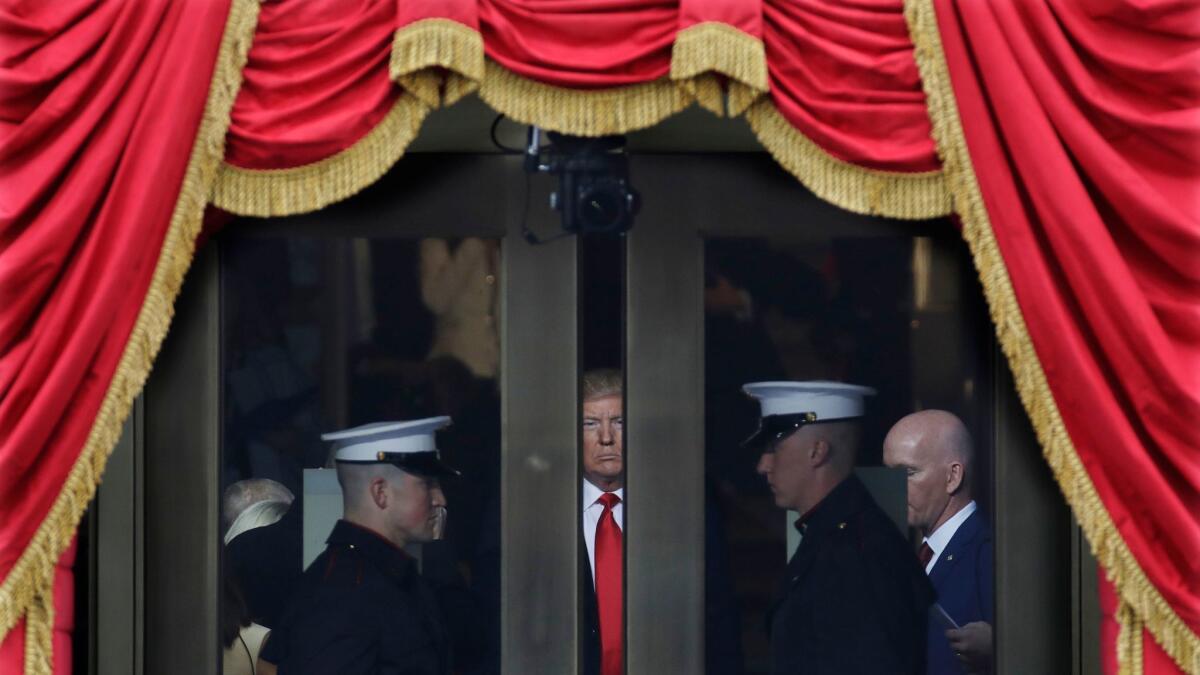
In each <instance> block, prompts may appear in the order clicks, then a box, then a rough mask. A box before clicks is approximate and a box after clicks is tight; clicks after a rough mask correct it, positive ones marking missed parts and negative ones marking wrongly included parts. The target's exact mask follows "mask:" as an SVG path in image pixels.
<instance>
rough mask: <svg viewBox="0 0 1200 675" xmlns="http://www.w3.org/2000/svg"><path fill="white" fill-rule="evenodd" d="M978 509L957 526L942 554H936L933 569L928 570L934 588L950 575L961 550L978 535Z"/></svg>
mask: <svg viewBox="0 0 1200 675" xmlns="http://www.w3.org/2000/svg"><path fill="white" fill-rule="evenodd" d="M980 522H981V521H980V520H979V509H975V512H974V513H972V514H971V515H969V516H967V519H966V520H964V521H963V524H962V525H960V526H959V527H958V531H956V532H955V533H954V536H953V537H950V541H949V542H947V543H946V548H945V549H943V550H942V554H941V555H940V556H938V561H937V562H936V563H934V565H933V569H932V570H930V572H929V581H930V583H932V584H933V586H934V588H938V587H939V586H940V584H941V583H942V581H943V580H945V578H946V577H947V576H949V575H950V572H951V570H953V569H954V566H955V565H957V564H958V562H959V561H960V560H961V559H962V557H963V551H965V550H966V549H967V547H968V546H969V545H970V544H971V542H972V541H973V540H974V539H975V537H976V536H978V535H979V529H980V527H979V526H980Z"/></svg>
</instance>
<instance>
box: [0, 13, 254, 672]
mask: <svg viewBox="0 0 1200 675" xmlns="http://www.w3.org/2000/svg"><path fill="white" fill-rule="evenodd" d="M258 9H259V7H258V2H257V1H256V0H232V2H231V4H230V8H229V18H228V19H227V20H226V24H225V33H224V35H223V37H222V38H221V47H220V51H219V52H218V54H217V61H216V65H215V68H214V72H213V77H212V83H211V85H210V87H209V92H208V101H207V102H206V103H205V107H204V117H203V119H202V120H201V123H200V127H199V129H198V130H197V134H196V140H195V143H194V144H193V145H192V152H191V158H190V159H189V160H188V166H187V171H186V173H185V174H184V179H183V185H182V187H181V189H180V193H179V198H178V200H177V201H176V202H175V210H174V212H173V213H172V215H171V222H170V225H169V226H168V228H167V232H166V236H165V238H164V240H163V246H162V252H161V253H160V254H159V258H158V263H157V265H156V266H155V268H154V276H153V277H152V278H151V281H150V288H149V290H148V291H147V293H146V298H145V300H144V301H143V303H142V309H141V311H140V312H139V313H138V317H137V322H136V323H135V324H134V327H133V332H132V333H130V336H129V341H128V342H127V343H126V345H125V351H124V353H123V354H122V355H121V360H120V362H119V363H118V365H117V370H116V373H115V374H114V375H113V379H112V382H111V383H110V384H109V386H108V391H107V393H106V394H105V396H104V401H103V402H102V403H101V406H100V411H99V413H98V414H97V415H96V420H95V422H93V424H92V429H91V431H90V432H89V434H88V438H87V441H86V442H85V444H84V446H83V448H82V450H81V451H80V453H79V457H78V459H76V460H75V463H74V465H73V466H72V467H71V471H70V473H68V474H67V479H66V482H65V484H64V485H63V488H62V492H60V493H59V495H58V497H57V498H56V499H55V501H54V504H53V505H52V506H51V508H50V512H49V513H48V514H47V515H46V518H45V520H43V521H42V523H41V525H40V526H39V527H38V530H37V532H36V533H34V535H33V539H32V540H31V541H30V542H29V545H28V546H27V547H26V548H25V550H24V551H23V552H22V553H21V557H20V558H19V559H18V560H17V563H16V564H15V565H14V566H13V568H12V570H11V571H10V572H9V574H8V576H7V577H6V578H5V579H4V582H3V584H0V639H3V637H4V636H5V635H7V634H8V631H9V630H11V629H12V627H13V626H14V625H15V624H16V623H17V621H18V620H20V618H21V617H22V616H25V617H26V623H25V630H26V631H28V632H27V635H28V636H29V639H28V640H27V641H26V653H25V658H26V663H27V666H26V668H27V670H26V672H31V673H38V672H50V671H49V670H44V671H43V670H41V669H44V668H48V667H49V666H48V664H51V663H52V654H51V653H50V652H49V650H50V649H51V647H52V631H53V620H54V611H53V606H52V604H50V603H53V598H54V590H53V584H54V569H55V564H56V563H57V562H58V560H59V559H60V558H61V557H62V555H63V552H64V551H65V550H66V549H67V547H68V546H69V545H70V543H71V539H72V538H73V537H74V536H75V530H76V528H77V527H78V525H79V520H80V518H82V517H83V512H84V511H85V510H86V509H87V506H88V503H89V502H90V501H91V499H92V497H93V496H94V495H95V493H96V485H97V484H98V483H99V482H100V475H101V474H102V473H103V471H104V465H105V463H106V462H107V461H108V457H109V455H110V454H111V453H112V449H113V446H114V445H116V442H117V439H118V438H119V437H120V435H121V428H122V425H123V424H124V423H125V418H126V417H127V416H128V415H129V410H130V407H131V406H132V404H133V400H134V398H135V397H136V396H137V395H138V392H140V391H141V389H142V385H143V384H144V383H145V381H146V377H147V375H148V374H149V372H150V367H151V364H152V363H153V362H154V356H155V354H157V352H158V349H159V347H160V346H161V345H162V340H163V337H164V336H166V334H167V328H168V326H169V325H170V322H171V315H172V306H173V304H174V301H175V296H176V295H178V293H179V288H180V286H182V284H183V278H184V275H185V274H186V273H187V270H188V267H189V266H190V265H191V261H192V253H193V251H194V249H195V242H196V236H197V235H198V234H199V233H200V228H201V225H202V222H203V217H204V209H205V206H207V203H208V195H209V191H210V189H211V186H212V184H213V181H214V180H215V178H216V174H217V167H218V165H219V164H220V162H221V157H222V156H224V150H225V147H224V146H225V132H226V130H227V129H228V127H229V112H230V110H231V109H232V107H233V101H234V99H235V98H236V97H237V92H238V89H240V88H241V84H242V67H243V66H244V65H245V63H246V54H247V52H248V51H249V49H250V43H251V42H252V41H253V39H254V30H255V27H256V26H257V23H258Z"/></svg>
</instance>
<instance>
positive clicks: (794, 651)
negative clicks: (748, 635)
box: [768, 476, 933, 675]
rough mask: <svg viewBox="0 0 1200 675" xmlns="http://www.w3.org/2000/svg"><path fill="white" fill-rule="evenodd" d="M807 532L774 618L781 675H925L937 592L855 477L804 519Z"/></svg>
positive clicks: (776, 667) (776, 668)
mask: <svg viewBox="0 0 1200 675" xmlns="http://www.w3.org/2000/svg"><path fill="white" fill-rule="evenodd" d="M797 528H798V529H799V530H800V532H801V534H802V535H803V539H802V540H801V542H800V546H799V548H797V549H796V553H795V555H793V556H792V559H791V560H790V561H789V562H788V566H787V571H786V575H785V577H784V579H783V582H782V583H781V584H780V588H779V591H778V592H777V593H776V600H775V603H774V605H773V607H772V609H771V611H770V612H769V614H768V625H769V628H770V633H771V672H772V673H774V674H775V675H783V674H785V673H786V674H788V675H792V674H801V673H802V674H803V675H826V674H828V675H856V674H862V675H917V674H918V673H923V672H924V665H925V664H924V661H925V659H924V657H925V626H926V623H925V622H926V610H927V609H928V607H929V606H930V605H931V604H932V602H933V589H932V588H931V587H930V585H929V580H928V579H927V578H926V577H925V572H924V570H923V569H921V567H920V562H919V561H918V560H917V557H916V555H915V554H914V553H913V550H912V547H911V546H909V544H908V541H907V540H905V538H904V537H903V536H902V535H901V534H900V532H899V530H897V529H896V526H895V525H894V524H893V523H892V521H891V520H889V519H888V517H887V516H886V515H885V514H884V512H883V511H882V510H881V509H880V508H879V506H878V505H877V504H876V503H875V501H874V500H873V499H872V498H871V496H870V494H868V493H867V489H866V488H865V487H864V486H863V484H862V483H861V482H860V481H859V480H858V478H857V477H855V476H850V477H849V478H847V479H846V480H844V481H842V483H840V484H839V485H838V486H837V487H836V488H834V490H833V491H832V492H830V493H829V494H828V495H827V496H826V497H825V499H823V500H821V503H820V504H818V505H817V506H816V507H815V508H813V509H812V510H811V511H809V512H808V513H807V514H805V517H804V518H802V519H801V521H799V522H797Z"/></svg>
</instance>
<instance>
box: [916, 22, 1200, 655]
mask: <svg viewBox="0 0 1200 675" xmlns="http://www.w3.org/2000/svg"><path fill="white" fill-rule="evenodd" d="M904 5H905V7H904V14H905V18H906V19H907V21H908V28H909V34H910V35H911V36H912V41H913V44H914V45H915V46H916V52H915V56H916V60H917V68H918V70H919V71H920V73H921V80H922V82H923V86H924V88H925V96H926V99H927V101H928V105H929V117H930V120H931V121H932V123H933V136H934V140H935V141H936V142H937V147H938V154H939V155H940V156H941V158H942V165H943V170H944V172H945V174H946V181H947V186H948V187H949V189H950V193H951V195H952V197H953V200H954V210H955V211H956V212H957V213H958V214H959V215H960V216H961V218H962V224H963V238H964V239H966V241H967V244H968V246H969V247H970V249H971V255H972V256H973V257H974V260H975V268H976V270H978V272H979V279H980V281H981V282H982V284H983V290H984V295H985V296H986V298H987V301H988V307H989V309H990V311H991V316H992V323H993V325H995V327H996V337H997V339H998V340H999V342H1000V346H1001V349H1003V351H1004V354H1005V356H1006V357H1007V358H1008V363H1009V366H1010V368H1011V369H1012V372H1013V379H1014V380H1015V381H1016V387H1017V393H1018V394H1019V396H1020V398H1021V402H1022V404H1023V405H1024V406H1025V411H1026V412H1027V413H1028V414H1029V419H1030V421H1031V422H1032V423H1033V427H1034V429H1035V430H1036V432H1037V436H1038V441H1039V442H1040V443H1041V446H1042V454H1043V455H1044V456H1045V458H1046V463H1047V464H1049V465H1050V469H1051V471H1052V472H1053V474H1054V478H1055V480H1056V481H1057V482H1058V485H1059V487H1060V488H1061V489H1062V492H1063V496H1064V497H1065V498H1066V501H1067V503H1068V504H1070V506H1071V510H1072V511H1073V512H1074V514H1075V518H1076V519H1077V520H1078V521H1079V524H1080V527H1081V528H1082V529H1083V532H1084V535H1085V536H1086V537H1087V540H1088V543H1089V544H1090V545H1091V547H1092V552H1093V553H1094V554H1095V555H1096V558H1097V560H1099V562H1100V564H1101V566H1103V567H1104V570H1105V573H1106V576H1107V577H1108V579H1109V581H1111V582H1112V583H1113V585H1114V586H1115V588H1116V590H1117V595H1118V596H1119V597H1120V599H1121V602H1122V603H1123V604H1124V605H1125V606H1128V608H1129V612H1130V616H1132V617H1135V618H1136V619H1137V621H1139V622H1141V623H1142V624H1144V626H1145V628H1146V629H1147V630H1149V631H1150V634H1151V635H1152V636H1153V637H1154V639H1155V641H1156V642H1158V644H1159V645H1160V646H1162V648H1163V650H1164V651H1166V653H1167V654H1170V656H1171V658H1172V659H1174V660H1175V663H1176V664H1178V666H1179V667H1180V668H1182V669H1183V670H1184V672H1192V673H1200V639H1198V638H1197V636H1196V634H1195V633H1194V632H1193V631H1192V630H1191V629H1190V628H1188V626H1187V625H1186V624H1184V622H1183V620H1182V619H1180V618H1179V615H1178V614H1176V613H1175V610H1174V609H1172V608H1171V606H1170V605H1169V604H1168V603H1167V601H1166V600H1165V599H1164V598H1163V596H1162V594H1161V593H1159V591H1158V589H1157V588H1155V587H1154V585H1153V584H1151V583H1150V580H1149V579H1148V578H1147V577H1146V573H1145V572H1144V571H1143V570H1142V568H1141V566H1140V565H1139V564H1138V562H1137V559H1136V558H1134V556H1133V553H1132V552H1131V551H1130V550H1129V546H1128V545H1127V544H1126V543H1125V540H1124V539H1122V538H1121V534H1120V532H1118V530H1117V527H1116V525H1115V524H1114V523H1113V520H1112V516H1111V515H1110V514H1109V513H1108V510H1107V509H1105V507H1104V503H1103V502H1102V501H1101V500H1100V495H1099V494H1098V493H1097V492H1096V486H1095V484H1093V483H1092V479H1091V477H1090V476H1089V475H1088V473H1087V470H1086V469H1085V468H1084V466H1083V462H1082V461H1080V459H1079V455H1078V453H1077V452H1076V451H1075V446H1074V445H1073V444H1072V442H1071V438H1070V436H1068V435H1067V431H1066V427H1065V426H1064V425H1063V421H1062V417H1061V415H1060V413H1059V410H1058V405H1057V403H1056V402H1055V400H1054V396H1053V394H1052V393H1051V392H1050V386H1049V384H1047V382H1046V374H1045V372H1044V371H1043V370H1042V365H1041V362H1040V361H1039V360H1038V356H1037V353H1036V352H1035V351H1034V348H1033V343H1032V341H1031V340H1030V337H1029V331H1028V329H1027V327H1026V325H1025V319H1024V316H1023V315H1022V313H1021V307H1020V305H1019V304H1018V303H1017V299H1016V296H1015V294H1014V293H1013V287H1012V280H1011V279H1010V278H1009V276H1008V269H1007V267H1005V263H1004V258H1003V257H1002V256H1001V254H1000V249H999V247H998V245H997V243H996V237H995V234H994V233H993V231H992V226H991V221H990V219H989V217H988V212H987V207H986V206H985V204H984V202H983V195H982V193H981V192H980V190H979V183H978V181H977V180H976V176H975V169H974V167H973V165H972V164H971V156H970V153H969V152H968V149H967V143H966V137H965V136H964V134H963V129H962V120H961V119H960V117H959V113H958V105H957V103H956V101H955V98H954V89H953V87H952V85H951V81H950V72H949V68H948V67H947V65H946V59H945V55H944V53H943V51H942V41H941V34H940V33H939V31H938V24H937V15H936V12H935V9H934V7H933V2H932V0H905V3H904ZM1133 656H1136V655H1133Z"/></svg>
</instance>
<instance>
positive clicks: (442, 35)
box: [388, 19, 483, 108]
mask: <svg viewBox="0 0 1200 675" xmlns="http://www.w3.org/2000/svg"><path fill="white" fill-rule="evenodd" d="M439 69H440V70H439ZM388 75H389V76H390V77H391V78H392V80H394V81H396V82H398V83H399V84H400V86H402V87H404V88H405V89H407V90H408V92H409V93H410V94H412V95H413V96H415V97H417V99H418V100H420V101H421V102H422V103H424V104H425V105H427V106H429V107H430V108H438V107H441V106H447V105H450V104H452V103H454V102H456V101H458V100H459V99H461V98H462V97H464V96H466V95H467V94H470V93H472V92H474V91H475V90H476V89H478V88H479V81H480V80H482V79H483V36H481V35H480V34H479V31H476V30H474V29H472V28H470V27H469V26H465V25H463V24H461V23H459V22H457V21H451V20H450V19H422V20H420V21H415V22H413V23H411V24H409V25H407V26H404V27H403V28H400V29H397V30H396V37H395V38H393V40H392V59H391V63H390V64H389V65H388Z"/></svg>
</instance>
